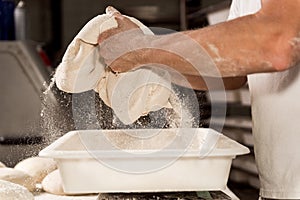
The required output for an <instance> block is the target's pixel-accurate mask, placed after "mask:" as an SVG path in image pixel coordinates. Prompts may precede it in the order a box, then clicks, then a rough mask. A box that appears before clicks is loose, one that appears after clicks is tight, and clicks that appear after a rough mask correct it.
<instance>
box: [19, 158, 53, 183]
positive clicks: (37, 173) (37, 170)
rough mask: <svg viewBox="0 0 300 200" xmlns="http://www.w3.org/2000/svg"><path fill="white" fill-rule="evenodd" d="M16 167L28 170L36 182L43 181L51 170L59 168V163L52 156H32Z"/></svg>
mask: <svg viewBox="0 0 300 200" xmlns="http://www.w3.org/2000/svg"><path fill="white" fill-rule="evenodd" d="M15 169H17V170H20V171H23V172H26V173H27V174H29V175H30V176H32V177H33V179H34V181H35V182H36V183H41V182H42V180H43V179H44V178H45V177H46V176H47V175H48V174H49V173H50V172H52V171H53V170H55V169H57V165H56V162H55V161H54V160H53V159H51V158H41V157H31V158H27V159H25V160H22V161H21V162H19V163H18V164H17V165H16V166H15Z"/></svg>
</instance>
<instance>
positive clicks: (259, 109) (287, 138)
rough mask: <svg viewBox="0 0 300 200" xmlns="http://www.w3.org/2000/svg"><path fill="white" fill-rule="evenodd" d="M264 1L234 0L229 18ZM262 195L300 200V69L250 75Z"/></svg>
mask: <svg viewBox="0 0 300 200" xmlns="http://www.w3.org/2000/svg"><path fill="white" fill-rule="evenodd" d="M260 8H261V1H260V0H233V2H232V7H231V10H230V15H229V19H234V18H236V17H240V16H244V15H247V14H252V13H255V12H257V11H258V10H259V9H260ZM248 83H249V88H250V93H251V105H252V121H253V136H254V143H255V147H254V148H255V157H256V162H257V166H258V170H259V175H260V183H261V190H260V195H261V196H263V197H265V198H275V199H276V198H277V199H278V198H279V199H289V198H291V199H295V198H296V199H300V144H299V143H300V101H299V99H298V98H300V66H295V67H293V68H291V69H289V70H286V71H283V72H274V73H261V74H253V75H249V76H248Z"/></svg>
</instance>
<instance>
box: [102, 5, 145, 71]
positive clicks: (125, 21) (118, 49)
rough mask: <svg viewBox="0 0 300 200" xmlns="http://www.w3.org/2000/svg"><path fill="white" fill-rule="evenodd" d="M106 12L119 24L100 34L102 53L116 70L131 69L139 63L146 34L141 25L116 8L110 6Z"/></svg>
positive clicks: (107, 62)
mask: <svg viewBox="0 0 300 200" xmlns="http://www.w3.org/2000/svg"><path fill="white" fill-rule="evenodd" d="M106 13H107V14H110V15H112V17H113V18H114V19H115V20H116V22H117V24H118V26H117V27H116V28H112V29H109V30H107V31H105V32H103V33H101V34H100V35H99V38H98V44H99V48H100V55H101V56H102V57H103V58H104V61H105V63H106V64H107V65H108V66H109V67H110V68H111V69H112V70H113V71H115V72H124V71H128V70H131V69H133V68H135V67H137V66H138V65H139V63H137V62H138V58H139V56H140V50H137V49H140V48H142V47H141V41H143V37H144V36H145V35H144V34H143V32H142V30H141V29H140V28H139V26H138V25H137V24H135V23H133V22H132V21H131V20H130V19H129V18H128V17H126V16H123V15H122V14H121V13H120V12H119V11H117V10H116V9H115V8H113V7H111V6H109V7H107V8H106Z"/></svg>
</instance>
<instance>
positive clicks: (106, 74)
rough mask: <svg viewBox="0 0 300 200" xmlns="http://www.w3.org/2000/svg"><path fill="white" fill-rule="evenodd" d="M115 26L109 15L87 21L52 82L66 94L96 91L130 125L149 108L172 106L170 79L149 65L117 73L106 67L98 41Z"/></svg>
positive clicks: (147, 32)
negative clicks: (102, 34)
mask: <svg viewBox="0 0 300 200" xmlns="http://www.w3.org/2000/svg"><path fill="white" fill-rule="evenodd" d="M124 17H127V16H124ZM127 18H128V19H129V20H131V21H132V22H133V23H135V24H136V25H137V26H139V27H140V28H141V30H142V31H143V33H144V34H148V35H153V33H152V32H151V30H150V29H149V28H147V27H146V26H144V25H143V24H142V23H141V22H139V21H138V20H136V19H134V18H132V17H127ZM116 26H117V22H116V20H115V19H114V17H112V16H111V14H103V15H98V16H96V17H95V18H93V19H92V20H90V21H89V22H88V23H87V24H86V25H85V26H84V27H83V28H82V30H81V31H80V32H79V33H78V34H77V36H76V37H75V38H74V39H73V41H72V42H71V43H70V45H69V46H68V48H67V50H66V52H65V54H64V57H63V59H62V62H61V63H60V65H59V66H58V68H57V70H56V72H55V82H56V85H57V87H58V88H59V89H60V90H62V91H64V92H68V93H81V92H86V91H89V90H95V91H96V92H98V93H99V96H100V98H101V99H102V100H103V102H104V103H105V104H106V105H107V106H109V107H111V108H112V109H113V111H114V113H115V114H116V115H117V116H118V118H119V119H120V120H121V121H122V123H124V124H127V125H129V124H132V123H133V122H134V121H136V120H137V119H138V118H140V117H141V116H145V115H147V114H148V113H149V112H151V111H157V110H159V109H161V108H170V107H171V105H170V103H169V102H168V100H169V96H170V95H171V78H170V75H169V74H168V73H167V72H166V71H165V70H162V69H159V68H155V67H153V68H151V67H150V66H148V67H142V68H139V69H137V70H134V71H130V72H126V73H120V74H115V73H113V72H112V71H111V70H108V69H107V67H106V64H105V63H104V61H103V58H102V57H101V56H100V53H99V48H101V46H100V47H99V45H98V44H97V42H98V41H97V40H98V37H99V35H100V34H101V33H102V32H104V31H106V30H109V29H111V28H115V27H116ZM117 37H118V35H117Z"/></svg>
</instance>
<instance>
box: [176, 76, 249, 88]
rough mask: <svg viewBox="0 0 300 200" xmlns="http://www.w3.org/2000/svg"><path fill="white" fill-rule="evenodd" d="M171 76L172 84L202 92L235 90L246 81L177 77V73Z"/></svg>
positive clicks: (242, 78)
mask: <svg viewBox="0 0 300 200" xmlns="http://www.w3.org/2000/svg"><path fill="white" fill-rule="evenodd" d="M171 76H172V82H173V83H174V84H177V85H180V86H183V87H187V88H193V89H195V90H202V91H206V90H210V91H211V90H224V89H225V90H235V89H238V88H240V87H242V86H243V85H244V84H245V83H246V81H247V78H246V77H228V78H226V77H223V78H213V77H202V76H193V75H179V74H177V73H176V74H175V73H171Z"/></svg>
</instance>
